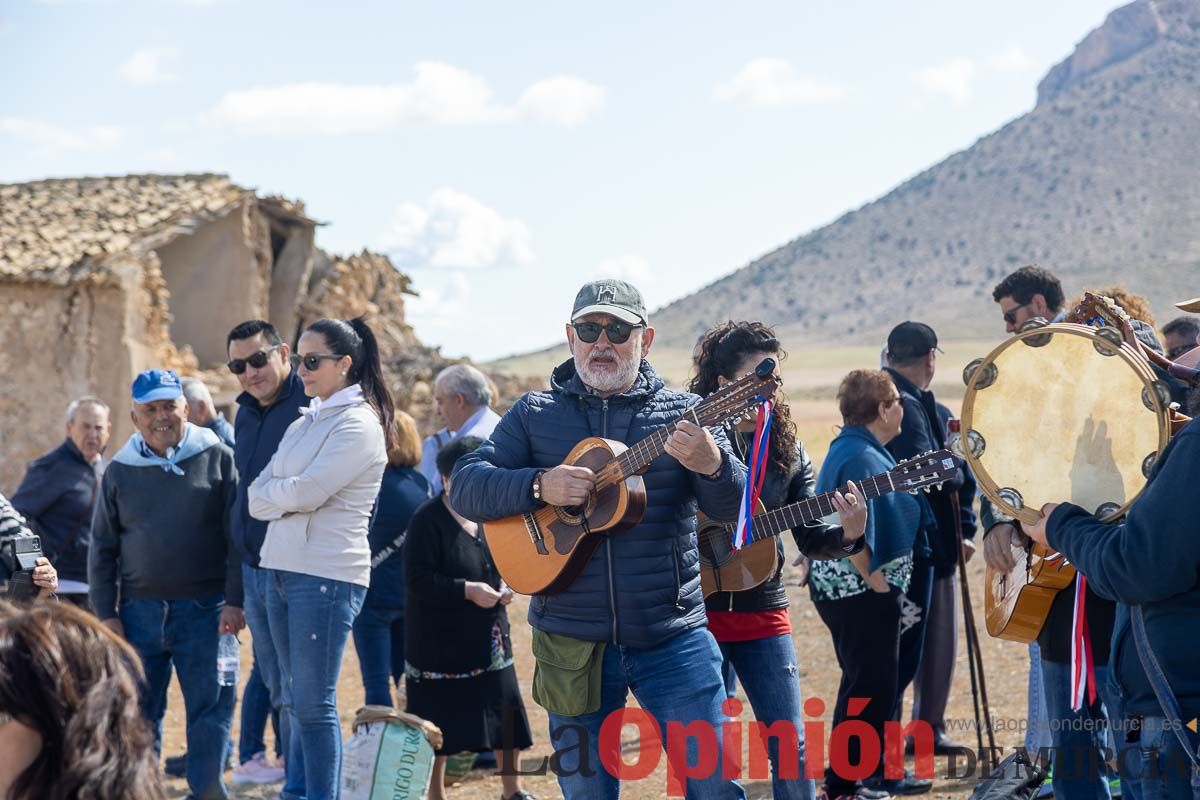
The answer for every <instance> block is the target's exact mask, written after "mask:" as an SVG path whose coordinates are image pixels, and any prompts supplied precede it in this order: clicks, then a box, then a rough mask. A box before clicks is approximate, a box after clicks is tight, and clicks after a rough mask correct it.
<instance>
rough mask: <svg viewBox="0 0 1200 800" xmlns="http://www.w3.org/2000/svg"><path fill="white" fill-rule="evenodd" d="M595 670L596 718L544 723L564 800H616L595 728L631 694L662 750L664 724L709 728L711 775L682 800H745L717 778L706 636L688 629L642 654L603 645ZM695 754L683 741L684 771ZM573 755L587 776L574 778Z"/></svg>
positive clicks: (712, 665) (715, 712)
mask: <svg viewBox="0 0 1200 800" xmlns="http://www.w3.org/2000/svg"><path fill="white" fill-rule="evenodd" d="M602 668H603V675H602V681H601V688H600V708H599V710H597V711H594V712H592V713H591V714H581V715H580V716H577V717H566V716H562V715H561V714H554V713H550V714H549V715H548V716H549V718H550V742H551V743H552V744H553V745H554V749H555V757H556V758H557V759H558V770H557V771H558V772H559V773H560V774H559V776H558V785H559V787H560V788H561V789H562V792H563V797H564V798H566V800H615V798H617V797H619V796H620V793H621V786H620V783H619V782H618V780H617V778H616V777H614V776H613V775H611V774H610V773H609V772H608V770H607V769H605V768H604V765H603V764H602V763H601V762H600V749H599V736H600V726H601V724H603V722H604V719H605V717H607V716H608V715H609V714H610V713H612V712H614V711H617V710H618V709H622V708H624V707H625V701H626V698H627V697H628V695H629V691H630V690H631V689H632V690H633V696H634V697H636V698H637V700H638V702H639V703H640V704H641V706H642V708H643V709H645V711H646V712H647V713H648V714H650V716H652V717H653V718H654V719H655V721H656V722H657V724H658V729H659V731H660V735H661V736H662V741H663V745H664V747H665V746H666V744H667V723H668V721H671V722H679V723H683V724H684V725H686V724H688V723H690V722H701V723H705V724H707V725H709V726H712V727H711V730H712V731H713V732H714V736H715V738H716V741H717V747H718V752H717V767H716V770H715V772H714V774H713V775H712V776H710V777H708V778H693V779H690V780H688V781H687V796H688V797H689V798H736V799H738V800H742V799H744V798H745V796H746V795H745V794H744V793H743V792H742V787H741V785H740V784H738V782H737V781H734V780H727V779H724V778H722V777H721V760H722V759H721V753H720V739H721V736H720V731H721V722H722V721H723V720H724V719H725V716H724V714H723V713H722V712H721V703H722V702H723V701H724V700H725V687H724V684H723V683H722V682H721V651H720V650H719V649H718V648H717V643H716V641H714V640H713V638H712V635H711V634H709V632H708V629H706V628H693V629H691V630H689V631H686V632H684V633H681V634H680V635H678V636H676V637H675V638H674V639H671V640H670V641H668V642H665V643H663V644H661V645H659V646H657V647H652V648H649V649H645V650H641V649H635V648H632V647H621V646H618V645H613V644H610V645H608V646H607V647H606V648H605V650H604V663H603V667H602ZM698 751H699V748H698V746H697V740H696V739H695V737H689V738H688V741H687V751H686V752H687V760H688V763H689V764H696V763H697V758H698ZM581 753H586V757H587V764H586V765H584V769H586V770H587V771H590V772H591V774H590V775H585V774H583V771H584V770H581V764H580V755H581ZM628 763H632V761H630V762H628ZM663 794H664V795H665V794H666V787H665V786H664V787H663Z"/></svg>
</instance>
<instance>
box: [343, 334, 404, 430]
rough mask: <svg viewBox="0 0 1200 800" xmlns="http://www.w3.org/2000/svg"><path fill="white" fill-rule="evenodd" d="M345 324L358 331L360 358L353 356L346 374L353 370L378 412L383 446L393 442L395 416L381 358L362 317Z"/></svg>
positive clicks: (366, 395) (377, 346)
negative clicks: (352, 362)
mask: <svg viewBox="0 0 1200 800" xmlns="http://www.w3.org/2000/svg"><path fill="white" fill-rule="evenodd" d="M349 325H350V327H351V328H353V329H354V332H355V333H357V334H358V337H359V340H360V341H361V342H362V347H361V350H362V352H361V353H360V355H361V358H356V359H354V362H355V363H354V366H352V367H351V368H350V376H351V377H354V376H355V373H356V372H357V380H358V382H359V383H360V384H361V385H362V390H363V395H364V396H365V397H366V398H367V402H369V403H370V404H371V405H372V406H373V407H374V408H375V411H376V412H377V413H378V414H379V421H380V423H381V424H382V425H383V435H384V441H385V444H386V445H387V449H388V450H391V449H392V448H393V447H395V446H396V441H395V439H396V432H395V430H393V428H392V418H393V417H394V416H395V414H394V411H393V408H394V406H393V405H392V393H391V392H390V391H388V387H387V379H386V378H384V376H383V362H382V361H380V359H379V343H378V342H377V341H376V340H375V332H374V331H373V330H371V327H370V326H369V325H367V322H366V320H364V319H363V318H362V317H355V318H354V319H352V320H350V321H349Z"/></svg>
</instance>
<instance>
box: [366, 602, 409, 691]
mask: <svg viewBox="0 0 1200 800" xmlns="http://www.w3.org/2000/svg"><path fill="white" fill-rule="evenodd" d="M354 649H355V650H356V651H358V665H359V667H360V668H361V669H362V682H363V694H364V695H365V697H364V700H363V702H364V703H365V704H366V705H369V706H390V705H393V703H392V681H395V682H396V685H397V686H399V685H400V680H401V679H402V678H403V677H404V609H403V608H378V607H376V606H373V605H371V604H369V603H366V604H364V605H363V609H362V611H361V612H360V613H359V615H358V616H357V617H355V618H354Z"/></svg>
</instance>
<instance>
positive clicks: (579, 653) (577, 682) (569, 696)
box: [533, 628, 605, 717]
mask: <svg viewBox="0 0 1200 800" xmlns="http://www.w3.org/2000/svg"><path fill="white" fill-rule="evenodd" d="M604 645H605V643H604V642H587V641H584V640H582V639H573V638H571V637H570V636H562V635H560V634H557V633H546V632H545V631H540V630H537V629H536V628H535V629H534V631H533V657H534V659H535V660H536V661H537V666H536V667H535V668H534V671H533V699H534V702H536V703H537V704H538V705H540V706H541V707H542V708H544V709H546V710H547V711H549V712H551V713H552V714H560V715H562V716H564V717H578V716H579V715H581V714H590V713H592V712H593V711H597V710H599V708H600V678H601V673H602V668H603V665H604Z"/></svg>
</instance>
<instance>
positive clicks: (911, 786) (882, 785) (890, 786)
mask: <svg viewBox="0 0 1200 800" xmlns="http://www.w3.org/2000/svg"><path fill="white" fill-rule="evenodd" d="M863 784H864V785H865V786H867V787H869V788H871V789H875V790H877V791H881V792H887V793H888V794H890V795H909V794H925V793H926V792H928V791H929V790H930V789H932V788H933V781H931V780H925V779H924V778H918V777H916V776H914V775H913V773H912V770H905V771H904V777H903V778H891V779H889V778H880V777H873V778H867V779H866V780H865V781H863Z"/></svg>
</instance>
